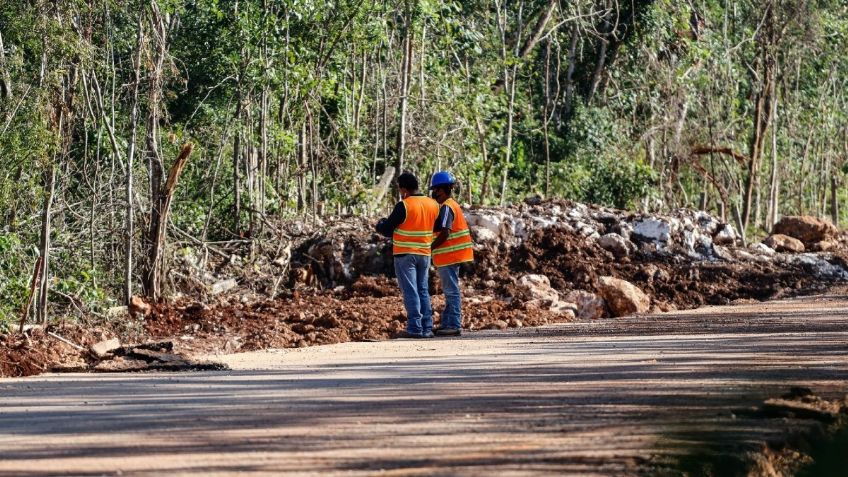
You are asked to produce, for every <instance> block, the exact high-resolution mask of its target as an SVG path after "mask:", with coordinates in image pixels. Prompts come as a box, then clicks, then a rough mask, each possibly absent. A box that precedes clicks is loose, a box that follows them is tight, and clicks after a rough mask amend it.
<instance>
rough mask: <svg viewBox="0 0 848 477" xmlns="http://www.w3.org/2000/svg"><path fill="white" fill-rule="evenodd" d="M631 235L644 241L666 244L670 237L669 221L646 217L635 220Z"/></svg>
mask: <svg viewBox="0 0 848 477" xmlns="http://www.w3.org/2000/svg"><path fill="white" fill-rule="evenodd" d="M633 235H635V236H636V237H638V238H640V239H642V240H643V241H646V242H655V243H661V244H666V243H668V241H669V239H671V223H670V222H669V221H667V220H664V219H657V218H653V217H646V218H643V219H641V220H639V221H638V222H636V224H635V225H634V227H633Z"/></svg>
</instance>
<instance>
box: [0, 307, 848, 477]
mask: <svg viewBox="0 0 848 477" xmlns="http://www.w3.org/2000/svg"><path fill="white" fill-rule="evenodd" d="M846 323H848V299H846V298H844V297H837V296H830V297H817V298H805V299H799V300H791V301H782V302H773V303H768V304H757V305H746V306H736V307H726V308H703V309H700V310H695V311H691V312H681V313H675V314H664V315H654V316H646V317H631V318H624V319H617V320H601V321H597V322H591V323H573V324H566V325H554V326H549V327H544V328H537V329H521V330H508V331H502V332H495V331H493V332H479V333H468V334H467V336H463V337H462V338H459V339H438V340H426V341H416V340H398V341H388V342H376V343H347V344H340V345H331V346H323V347H313V348H305V349H295V350H280V351H272V352H261V353H247V354H238V355H229V356H221V357H218V359H219V360H222V361H225V362H227V363H228V364H229V365H230V366H232V368H233V371H226V372H205V373H195V374H158V373H157V374H125V375H107V374H100V375H94V374H77V375H47V376H40V377H35V378H27V379H6V380H0V476H35V475H80V476H89V475H124V476H130V475H131V476H141V475H144V476H148V475H150V476H152V475H168V476H172V475H191V476H212V475H268V476H271V475H281V474H287V473H291V474H322V475H324V474H344V475H373V474H377V473H381V474H383V475H495V474H497V475H528V474H579V475H632V474H637V473H639V472H645V471H646V469H647V472H648V473H653V471H656V469H657V468H656V467H652V466H655V465H656V463H657V462H664V461H666V460H667V459H668V458H669V457H672V456H680V455H686V454H687V453H688V452H690V451H691V450H692V449H699V450H701V451H704V450H708V451H710V452H715V453H721V452H739V451H740V449H741V450H743V451H744V450H748V449H753V450H756V448H758V447H761V442H763V441H766V440H774V439H779V438H780V437H781V436H785V435H786V434H787V433H788V432H790V431H793V430H798V429H799V428H803V427H804V422H803V421H797V420H792V419H765V418H762V417H754V416H751V415H748V414H746V413H745V410H746V409H750V408H752V407H754V406H756V405H758V404H759V403H761V402H762V400H763V399H764V398H766V397H772V396H776V395H779V394H781V393H782V392H784V391H786V390H787V389H788V387H789V386H791V385H803V386H807V387H810V388H812V389H813V390H814V391H816V392H817V393H818V394H820V395H822V396H825V397H831V398H833V397H838V396H841V395H844V394H845V392H846V389H848V388H846V385H847V384H848V383H847V382H846V379H848V361H846V359H845V354H846V351H848V324H846Z"/></svg>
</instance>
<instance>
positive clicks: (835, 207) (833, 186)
mask: <svg viewBox="0 0 848 477" xmlns="http://www.w3.org/2000/svg"><path fill="white" fill-rule="evenodd" d="M838 188H839V179H838V177H837V176H836V172H833V173H832V174H831V175H830V220H831V222H833V225H835V226H837V227H839V200H838V198H837V192H838Z"/></svg>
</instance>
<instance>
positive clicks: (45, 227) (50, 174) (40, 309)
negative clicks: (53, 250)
mask: <svg viewBox="0 0 848 477" xmlns="http://www.w3.org/2000/svg"><path fill="white" fill-rule="evenodd" d="M60 130H61V128H60ZM49 167H50V169H49V170H48V171H47V174H46V181H45V182H46V183H45V190H46V192H47V194H46V195H45V197H44V207H43V209H42V211H41V240H40V244H39V252H40V257H41V258H40V260H41V273H40V275H41V277H40V282H39V286H38V306H37V308H36V318H37V321H38V322H39V323H41V324H42V325H46V324H47V304H48V299H47V294H48V293H49V291H50V218H51V214H52V210H53V196H54V195H55V193H56V165H55V164H53V163H51V164H50V166H49Z"/></svg>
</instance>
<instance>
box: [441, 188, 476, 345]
mask: <svg viewBox="0 0 848 477" xmlns="http://www.w3.org/2000/svg"><path fill="white" fill-rule="evenodd" d="M455 185H456V178H455V177H454V176H453V174H451V173H450V172H447V171H439V172H437V173H435V174H433V178H432V179H431V180H430V190H431V194H430V195H431V197H433V198H434V199H436V202H438V203H439V206H440V208H439V216H438V218H437V219H436V227H435V229H434V231H435V233H436V238H435V240H434V241H433V245H432V249H433V253H432V256H433V265H435V266H436V270H437V271H438V272H439V279H440V280H441V282H442V290H443V291H444V293H445V309H444V311H443V312H442V315H441V318H440V323H439V325H440V326H439V327H438V328H436V329H435V330H434V332H435V335H436V336H459V335H460V333H461V332H462V331H461V330H462V308H461V306H462V294H461V292H460V288H459V269H460V266H461V265H462V264H463V263H469V262H473V261H474V250H473V246H474V244H473V243H472V241H471V231H470V230H469V228H468V222H466V220H465V215H464V214H463V213H462V207H460V205H459V203H457V202H456V201H455V200H453V198H452V197H451V196H452V194H453V188H454V186H455Z"/></svg>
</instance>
